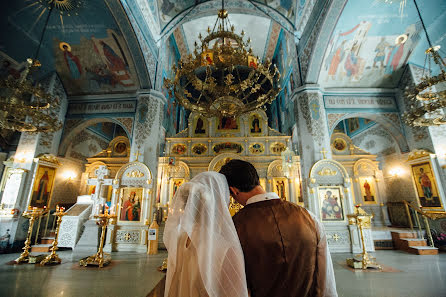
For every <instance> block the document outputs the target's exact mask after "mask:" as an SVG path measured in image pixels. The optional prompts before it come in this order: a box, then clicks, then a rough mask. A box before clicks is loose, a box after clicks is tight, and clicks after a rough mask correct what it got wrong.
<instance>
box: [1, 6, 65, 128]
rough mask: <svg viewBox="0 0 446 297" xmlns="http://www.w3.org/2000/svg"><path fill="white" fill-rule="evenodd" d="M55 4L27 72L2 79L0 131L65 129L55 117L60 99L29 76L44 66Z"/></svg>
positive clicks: (28, 60) (30, 59) (51, 8)
mask: <svg viewBox="0 0 446 297" xmlns="http://www.w3.org/2000/svg"><path fill="white" fill-rule="evenodd" d="M54 5H55V2H54V1H53V2H52V3H51V6H50V7H49V13H48V16H47V19H46V21H45V26H44V28H43V31H42V34H41V37H40V42H39V46H38V48H37V51H36V54H35V55H34V58H29V59H27V66H26V69H25V70H24V71H23V73H22V74H21V76H20V78H19V79H14V78H13V77H6V78H4V79H1V80H0V90H1V91H0V129H5V130H12V131H19V132H51V131H57V130H59V129H60V128H61V127H62V123H61V122H60V121H59V120H58V118H57V115H56V114H55V108H56V107H57V106H59V101H58V99H57V98H55V97H53V96H51V95H50V94H49V93H47V92H45V90H44V89H43V88H41V87H40V86H38V85H36V84H35V83H34V82H33V81H32V80H31V78H30V77H29V76H30V74H31V72H32V71H33V70H35V69H36V68H38V67H40V66H41V64H40V62H39V61H38V60H37V57H38V55H39V50H40V46H41V44H42V40H43V36H44V34H45V31H46V28H47V25H48V20H49V18H50V16H51V12H52V11H53V10H54Z"/></svg>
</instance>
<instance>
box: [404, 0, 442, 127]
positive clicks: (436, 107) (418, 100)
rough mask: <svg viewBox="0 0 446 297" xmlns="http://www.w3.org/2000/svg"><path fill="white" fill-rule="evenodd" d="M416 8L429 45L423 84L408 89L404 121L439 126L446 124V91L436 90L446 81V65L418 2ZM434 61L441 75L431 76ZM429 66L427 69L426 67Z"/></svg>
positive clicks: (411, 124) (410, 123)
mask: <svg viewBox="0 0 446 297" xmlns="http://www.w3.org/2000/svg"><path fill="white" fill-rule="evenodd" d="M414 4H415V8H416V9H417V12H418V16H419V17H420V21H421V24H422V26H423V29H424V33H425V34H426V39H427V41H428V43H429V48H428V49H427V50H426V59H425V62H424V67H423V74H422V78H421V82H420V83H418V84H417V85H415V86H412V87H410V88H408V90H407V91H406V96H407V98H408V99H409V110H408V111H406V112H405V113H404V114H403V118H404V121H405V123H406V124H407V125H410V126H438V125H444V124H446V115H445V114H444V112H442V109H443V108H445V107H446V91H445V90H435V87H436V86H437V87H438V86H439V84H440V83H444V82H445V81H446V63H445V61H444V60H443V59H442V58H441V56H440V54H439V50H440V46H439V45H437V46H432V43H431V41H430V39H429V35H428V34H427V30H426V27H425V25H424V22H423V19H422V18H421V14H420V10H419V9H418V5H417V2H416V0H414ZM432 61H433V62H434V63H435V64H436V65H437V66H438V67H439V69H440V73H439V74H438V75H436V76H431V75H430V68H431V64H432ZM426 66H427V67H426Z"/></svg>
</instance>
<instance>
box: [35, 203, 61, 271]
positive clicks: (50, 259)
mask: <svg viewBox="0 0 446 297" xmlns="http://www.w3.org/2000/svg"><path fill="white" fill-rule="evenodd" d="M64 210H65V208H64V207H59V205H57V206H56V212H55V213H53V216H56V217H57V223H56V234H55V236H54V237H55V238H54V241H53V246H52V247H51V254H49V255H48V256H46V257H45V259H43V260H42V262H40V265H41V266H43V265H46V264H60V262H62V260H60V258H59V256H58V255H57V254H56V251H57V250H58V247H57V244H58V241H57V239H58V237H59V229H60V223H61V222H62V217H63V216H64V215H66V213H65V212H64Z"/></svg>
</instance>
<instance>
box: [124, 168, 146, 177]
mask: <svg viewBox="0 0 446 297" xmlns="http://www.w3.org/2000/svg"><path fill="white" fill-rule="evenodd" d="M144 175H145V174H144V172H141V171H139V170H137V169H134V170H132V171H128V172H127V173H126V175H125V176H127V177H130V178H132V177H144Z"/></svg>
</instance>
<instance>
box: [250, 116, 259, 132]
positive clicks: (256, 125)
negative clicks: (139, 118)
mask: <svg viewBox="0 0 446 297" xmlns="http://www.w3.org/2000/svg"><path fill="white" fill-rule="evenodd" d="M261 132H262V129H261V128H260V121H259V119H258V118H254V119H253V120H252V123H251V133H261Z"/></svg>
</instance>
